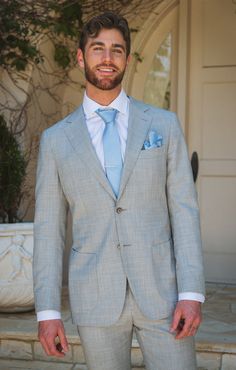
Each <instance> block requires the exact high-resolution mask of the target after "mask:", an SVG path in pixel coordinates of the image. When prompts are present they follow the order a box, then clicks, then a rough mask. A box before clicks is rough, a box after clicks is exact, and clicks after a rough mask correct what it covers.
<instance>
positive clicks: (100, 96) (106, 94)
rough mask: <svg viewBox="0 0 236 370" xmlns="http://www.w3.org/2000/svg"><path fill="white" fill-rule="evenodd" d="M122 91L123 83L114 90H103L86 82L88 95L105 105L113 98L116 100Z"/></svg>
mask: <svg viewBox="0 0 236 370" xmlns="http://www.w3.org/2000/svg"><path fill="white" fill-rule="evenodd" d="M120 92H121V85H119V86H117V87H116V88H115V89H112V90H101V89H98V88H96V87H95V86H92V85H90V84H89V83H87V84H86V94H87V96H88V97H89V98H90V99H92V100H94V101H95V102H96V103H98V104H100V105H104V106H107V105H109V104H110V103H111V102H112V101H113V100H115V99H116V98H117V96H118V95H119V94H120Z"/></svg>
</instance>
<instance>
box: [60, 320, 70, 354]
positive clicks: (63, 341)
mask: <svg viewBox="0 0 236 370" xmlns="http://www.w3.org/2000/svg"><path fill="white" fill-rule="evenodd" d="M58 337H59V340H60V343H61V346H62V350H63V351H64V352H68V351H69V345H68V342H67V339H66V335H65V330H64V327H63V326H62V327H60V328H59V330H58Z"/></svg>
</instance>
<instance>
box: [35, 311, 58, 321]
mask: <svg viewBox="0 0 236 370" xmlns="http://www.w3.org/2000/svg"><path fill="white" fill-rule="evenodd" d="M56 319H59V320H60V319H61V313H60V312H58V311H55V310H44V311H39V312H37V321H45V320H56Z"/></svg>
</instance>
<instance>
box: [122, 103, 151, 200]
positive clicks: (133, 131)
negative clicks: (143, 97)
mask: <svg viewBox="0 0 236 370" xmlns="http://www.w3.org/2000/svg"><path fill="white" fill-rule="evenodd" d="M146 110H147V109H146ZM151 121H152V118H151V117H150V116H149V115H148V114H147V113H145V109H142V106H141V105H140V104H139V103H136V101H135V100H134V99H132V98H130V107H129V124H128V137H127V144H126V151H125V160H124V167H123V173H122V177H121V183H120V191H119V195H118V199H119V198H120V197H121V195H122V193H123V191H124V188H125V186H126V184H127V182H128V180H129V177H130V175H131V172H132V170H133V168H134V166H135V163H136V161H137V159H138V155H139V153H140V150H141V149H142V146H143V143H144V141H145V138H146V136H147V132H148V130H149V127H150V125H151Z"/></svg>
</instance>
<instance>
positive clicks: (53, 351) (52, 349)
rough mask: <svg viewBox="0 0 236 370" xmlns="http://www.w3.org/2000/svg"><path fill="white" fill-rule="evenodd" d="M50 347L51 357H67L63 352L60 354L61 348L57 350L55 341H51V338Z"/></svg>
mask: <svg viewBox="0 0 236 370" xmlns="http://www.w3.org/2000/svg"><path fill="white" fill-rule="evenodd" d="M48 347H49V352H50V355H51V356H56V357H64V356H65V354H64V353H63V352H60V348H57V346H56V343H55V341H54V339H51V338H50V339H49V343H48Z"/></svg>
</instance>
